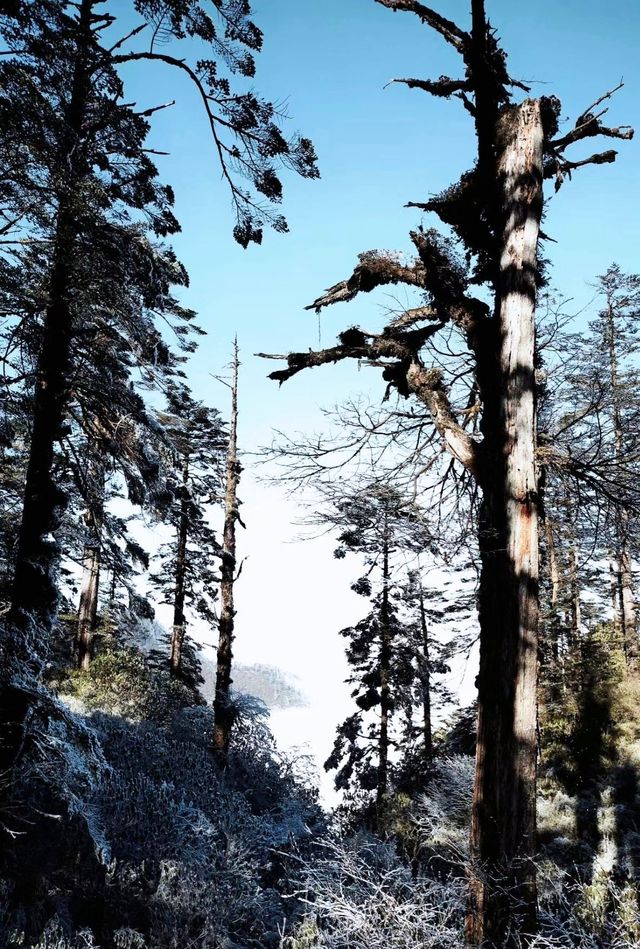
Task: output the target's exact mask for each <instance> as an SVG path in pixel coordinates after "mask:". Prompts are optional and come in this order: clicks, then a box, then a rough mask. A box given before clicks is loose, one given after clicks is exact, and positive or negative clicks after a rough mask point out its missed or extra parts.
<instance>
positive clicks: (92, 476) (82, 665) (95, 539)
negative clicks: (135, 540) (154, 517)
mask: <svg viewBox="0 0 640 949" xmlns="http://www.w3.org/2000/svg"><path fill="white" fill-rule="evenodd" d="M90 454H91V456H92V458H91V463H90V464H89V466H88V470H87V482H88V483H87V493H88V499H87V503H88V508H87V514H86V518H85V520H86V525H87V537H86V540H85V544H84V555H83V561H82V586H81V589H80V605H79V608H78V626H77V629H76V663H77V666H78V668H79V669H88V668H89V665H90V663H91V659H92V658H93V647H94V634H95V628H96V618H97V615H98V592H99V587H100V562H101V555H102V522H103V517H104V482H105V470H104V462H103V458H102V446H101V445H100V444H94V445H93V446H91V448H90Z"/></svg>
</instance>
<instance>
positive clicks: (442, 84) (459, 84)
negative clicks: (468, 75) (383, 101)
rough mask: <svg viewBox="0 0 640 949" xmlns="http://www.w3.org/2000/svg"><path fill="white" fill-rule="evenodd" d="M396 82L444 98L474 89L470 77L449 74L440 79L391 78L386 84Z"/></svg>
mask: <svg viewBox="0 0 640 949" xmlns="http://www.w3.org/2000/svg"><path fill="white" fill-rule="evenodd" d="M395 82H398V83H402V84H403V85H405V86H408V87H409V89H422V90H423V91H424V92H429V93H430V94H431V95H432V96H441V97H442V98H444V99H448V98H449V96H452V95H454V94H456V93H459V92H471V91H472V86H471V82H470V81H469V80H468V79H450V78H449V77H448V76H440V78H439V79H390V80H389V82H388V83H387V84H386V86H390V85H391V84H392V83H395ZM386 86H385V89H386Z"/></svg>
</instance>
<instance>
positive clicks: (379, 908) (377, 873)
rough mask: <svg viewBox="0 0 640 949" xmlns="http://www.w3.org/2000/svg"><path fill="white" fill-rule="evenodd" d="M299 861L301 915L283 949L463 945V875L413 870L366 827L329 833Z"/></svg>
mask: <svg viewBox="0 0 640 949" xmlns="http://www.w3.org/2000/svg"><path fill="white" fill-rule="evenodd" d="M318 851H319V852H317V853H316V855H315V856H314V859H313V860H310V861H306V862H304V863H303V865H302V866H301V868H300V879H301V885H300V887H299V889H298V890H297V893H296V896H297V898H298V900H299V901H300V902H301V903H302V904H303V905H306V907H307V913H306V916H305V918H304V920H302V921H301V923H299V924H298V925H297V926H292V927H290V929H289V932H288V935H287V936H286V937H285V938H284V939H283V942H282V947H283V949H303V947H304V949H306V947H309V949H310V947H316V946H323V947H328V949H356V947H357V949H462V946H463V942H464V940H463V917H464V905H465V887H464V881H462V880H460V879H454V878H452V879H449V880H445V881H442V880H436V879H432V878H429V877H427V876H425V875H417V876H416V875H414V874H412V873H411V871H410V869H409V868H408V867H407V866H406V864H405V863H403V862H402V861H401V860H400V859H399V858H398V856H397V853H396V850H395V848H394V847H393V846H392V845H391V844H390V843H384V842H382V841H381V840H379V839H378V838H375V837H373V836H370V835H358V836H356V837H353V838H350V839H342V840H339V839H336V840H333V841H326V842H325V843H324V844H323V845H322V846H321V847H319V848H318Z"/></svg>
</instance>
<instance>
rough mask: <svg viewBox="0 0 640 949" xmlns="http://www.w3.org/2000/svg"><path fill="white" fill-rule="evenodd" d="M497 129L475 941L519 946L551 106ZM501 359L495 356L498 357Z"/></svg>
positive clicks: (531, 742)
mask: <svg viewBox="0 0 640 949" xmlns="http://www.w3.org/2000/svg"><path fill="white" fill-rule="evenodd" d="M496 131H497V136H496V156H497V158H496V163H497V184H496V187H497V189H498V192H497V202H496V203H497V207H498V209H499V219H500V221H501V227H500V233H499V235H498V236H499V238H500V251H501V252H500V260H499V263H500V274H499V278H498V281H497V287H496V290H497V293H496V314H495V329H496V330H497V332H496V333H495V334H494V336H493V337H492V342H493V345H492V346H491V347H488V352H487V355H486V356H485V361H484V365H483V366H482V367H481V373H480V374H481V379H480V382H481V389H482V396H483V403H484V412H483V423H482V430H483V435H484V441H483V456H484V457H483V471H482V474H481V486H482V491H483V501H482V511H481V518H480V532H479V542H480V553H481V562H482V575H481V584H480V603H479V605H480V610H479V612H480V629H481V634H480V672H479V675H478V740H477V754H476V776H475V787H474V795H473V809H472V825H471V854H472V866H471V887H470V906H469V913H468V916H467V938H468V941H469V943H470V944H471V945H474V946H479V945H485V946H487V945H490V946H495V947H498V946H499V947H501V949H503V947H508V946H515V945H516V943H517V939H518V936H517V934H516V932H515V930H516V928H518V927H522V928H523V930H524V932H532V931H533V930H534V928H535V922H536V881H535V868H534V865H533V862H532V857H533V853H534V843H535V826H536V821H535V796H536V677H537V631H538V484H537V473H536V465H535V449H536V400H535V376H534V346H535V298H536V275H537V244H538V236H539V225H540V215H541V210H542V175H543V168H542V147H543V128H542V120H541V112H540V103H539V102H538V101H536V100H526V101H525V102H523V103H522V104H520V105H518V106H511V107H508V108H505V109H504V110H503V112H502V114H501V117H500V119H499V122H498V127H497V130H496ZM492 353H494V354H495V355H494V357H493V358H491V354H492Z"/></svg>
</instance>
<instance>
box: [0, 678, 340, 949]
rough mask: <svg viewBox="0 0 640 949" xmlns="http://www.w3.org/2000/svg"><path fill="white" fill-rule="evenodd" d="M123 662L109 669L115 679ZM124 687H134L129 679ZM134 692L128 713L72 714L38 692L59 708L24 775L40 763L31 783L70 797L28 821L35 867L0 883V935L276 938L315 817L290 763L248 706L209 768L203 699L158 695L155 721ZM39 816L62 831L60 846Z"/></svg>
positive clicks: (198, 942)
mask: <svg viewBox="0 0 640 949" xmlns="http://www.w3.org/2000/svg"><path fill="white" fill-rule="evenodd" d="M135 673H136V669H134V668H133V667H132V666H130V665H129V666H128V667H127V668H126V669H125V670H124V671H123V670H122V669H121V670H120V675H121V682H120V688H122V689H124V688H125V682H124V680H125V678H126V675H128V676H134V675H135ZM127 692H128V694H130V693H131V694H134V695H135V690H134V689H133V686H132V685H131V684H129V687H128V689H127ZM143 692H144V690H143ZM94 699H95V695H94ZM145 701H146V699H145V696H144V694H143V701H142V706H141V707H138V709H137V714H136V715H134V714H131V712H132V709H131V708H127V710H126V711H127V713H128V714H127V717H121V715H117V714H113V710H112V713H111V714H109V713H106V712H104V711H93V712H89V711H88V710H87V709H86V708H85V709H84V713H83V710H82V705H81V699H78V698H77V696H76V697H75V698H74V699H73V702H72V704H73V706H74V710H73V711H72V710H71V709H70V708H69V707H68V706H65V705H64V704H62V703H61V702H57V701H55V700H53V699H50V703H51V708H52V709H55V710H57V712H58V715H59V717H58V718H54V716H53V715H51V716H50V719H51V720H50V724H49V727H48V729H47V730H45V729H44V727H43V726H42V724H40V726H39V728H38V742H39V743H40V745H41V749H40V747H38V748H37V749H36V753H35V754H32V755H29V760H30V764H29V769H30V770H29V775H28V776H27V775H26V776H25V778H28V780H29V782H30V785H31V786H32V787H33V786H34V781H35V780H36V778H37V777H38V776H39V775H40V771H43V773H44V769H46V774H44V776H43V777H42V780H43V781H44V777H46V778H47V780H48V782H49V785H51V783H52V782H53V780H54V778H55V780H56V781H57V782H58V783H59V784H61V785H65V786H68V788H69V789H70V791H69V804H68V808H67V812H66V813H65V814H61V815H60V816H59V817H56V818H52V816H51V814H44V815H43V816H42V817H41V819H40V820H41V824H42V826H41V827H40V828H39V835H38V844H37V847H38V851H39V857H38V863H39V865H38V866H36V865H33V866H31V865H30V864H29V865H28V866H24V867H23V868H22V870H23V872H22V876H21V879H20V886H16V881H15V880H14V879H13V878H12V879H11V885H9V883H8V882H6V883H5V884H4V885H3V886H2V889H1V890H0V944H1V945H3V946H5V945H6V946H26V947H34V949H90V947H94V946H95V947H96V949H97V947H98V946H100V947H105V946H109V947H117V949H183V947H186V946H193V947H196V946H197V947H203V949H204V947H223V946H224V947H225V949H232V947H237V949H240V947H242V949H249V947H253V946H256V947H258V946H259V947H261V949H262V947H264V949H268V947H270V946H273V947H276V946H278V944H279V941H280V935H279V930H280V929H281V927H282V925H283V920H284V919H285V917H288V916H290V914H291V905H290V904H285V901H284V898H283V891H284V888H285V886H284V884H285V880H286V876H287V865H288V853H289V851H290V850H291V849H292V847H294V846H295V849H296V853H298V854H304V853H306V852H307V849H308V846H309V843H310V841H311V840H312V838H313V836H314V835H315V834H317V833H318V832H319V831H320V830H321V829H322V827H323V818H322V814H321V812H320V809H319V808H318V806H317V804H316V800H315V792H313V791H312V790H311V788H310V783H309V781H304V780H303V778H302V776H301V775H300V763H299V762H297V763H296V766H295V769H294V767H293V766H292V765H290V763H289V762H288V761H287V760H286V759H284V758H283V757H281V756H280V755H279V754H278V753H277V751H276V749H275V747H274V744H273V740H272V738H271V736H270V734H269V731H268V728H267V725H266V718H265V710H264V707H263V706H260V707H258V706H257V704H256V703H251V704H249V703H245V705H243V707H242V708H241V709H240V710H239V716H238V719H237V721H236V731H235V739H236V740H235V743H234V748H233V752H232V754H231V756H230V760H229V766H228V769H227V771H226V772H224V773H221V772H220V771H219V769H218V768H217V766H216V764H215V763H214V757H213V755H212V753H211V748H210V743H211V736H212V729H213V721H212V712H211V710H209V709H207V708H204V707H198V706H192V707H186V708H182V709H178V710H176V709H175V708H174V710H173V712H172V713H171V714H169V713H168V711H167V707H166V706H165V708H164V710H163V715H162V716H161V718H149V717H144V716H143V715H141V714H140V712H141V710H143V711H145V710H146V706H145ZM94 707H95V702H94ZM62 722H64V723H65V724H64V727H63V725H62V724H61V723H62ZM65 728H66V729H67V731H65V730H64V729H65ZM89 751H91V754H92V755H93V758H90V756H89ZM93 759H95V762H96V767H95V768H94V769H93V771H90V770H88V767H89V766H88V762H89V761H92V760H93ZM98 764H99V766H100V767H98ZM56 768H57V769H58V771H56V770H55V769H56ZM58 772H59V773H58ZM72 791H73V793H74V794H75V797H73V798H72V797H71V792H72ZM74 806H75V810H74ZM80 815H82V819H83V821H84V824H83V826H82V827H80V824H79V816H80ZM51 825H53V829H54V831H55V830H56V829H57V828H60V830H61V831H63V832H64V836H65V841H64V846H63V847H62V849H61V851H60V853H58V850H60V836H59V835H58V834H57V833H53V834H52V833H51ZM87 829H88V830H89V835H87ZM89 840H90V841H92V844H93V846H92V847H90V846H89ZM51 848H54V850H55V851H56V852H55V853H49V849H51ZM85 921H88V922H90V928H89V927H88V926H87V925H86V924H85Z"/></svg>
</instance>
